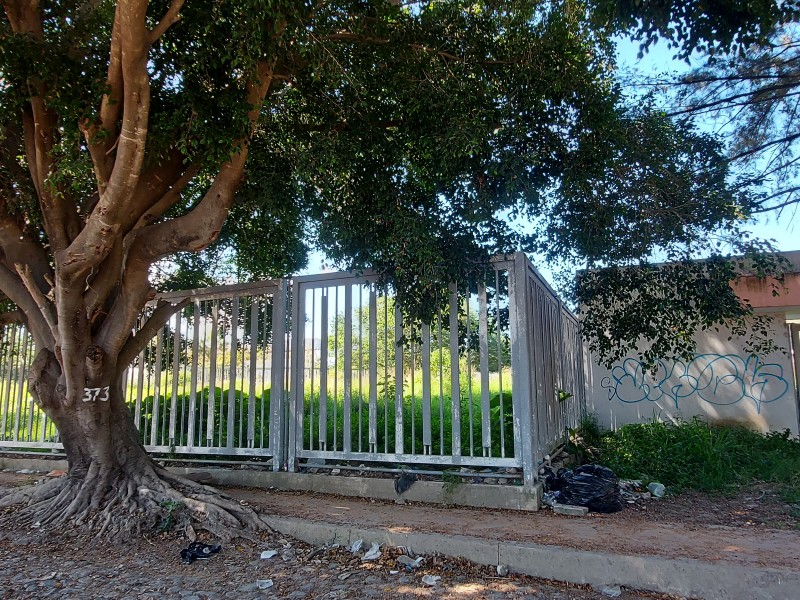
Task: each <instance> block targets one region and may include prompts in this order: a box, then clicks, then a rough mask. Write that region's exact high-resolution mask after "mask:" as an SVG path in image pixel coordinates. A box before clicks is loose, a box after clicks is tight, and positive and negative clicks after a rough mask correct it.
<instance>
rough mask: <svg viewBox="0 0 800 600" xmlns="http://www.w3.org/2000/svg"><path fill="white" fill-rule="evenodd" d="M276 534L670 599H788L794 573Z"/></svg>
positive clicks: (295, 524)
mask: <svg viewBox="0 0 800 600" xmlns="http://www.w3.org/2000/svg"><path fill="white" fill-rule="evenodd" d="M266 521H267V523H268V524H269V525H270V527H272V528H273V529H275V530H276V531H279V532H281V533H284V534H286V535H291V536H293V537H295V538H299V539H301V540H303V541H305V542H308V543H310V544H315V545H322V544H331V543H337V544H341V545H343V546H349V545H350V544H352V543H353V542H354V541H355V540H359V539H360V540H363V541H364V545H365V547H368V546H369V545H370V544H373V543H379V544H382V545H386V546H403V547H406V548H411V549H412V550H413V551H414V552H415V553H416V554H433V553H434V552H438V553H441V554H443V555H445V556H451V557H456V558H457V557H463V558H466V559H467V560H470V561H472V562H475V563H478V564H481V565H505V566H507V567H508V568H509V570H510V571H511V572H512V573H522V574H525V575H531V576H533V577H541V578H544V579H555V580H558V581H567V582H570V583H580V584H590V585H593V586H597V587H599V586H609V585H622V586H624V587H626V588H628V589H637V590H649V591H653V592H659V593H666V594H677V595H680V596H684V597H689V598H703V599H704V600H796V598H797V590H798V587H800V571H797V570H789V569H785V570H783V569H772V568H766V567H764V568H758V567H749V566H743V565H736V564H730V563H723V562H710V561H701V560H694V559H688V558H668V557H664V556H631V555H624V554H608V553H604V552H586V551H583V550H575V549H572V548H562V547H558V546H545V545H542V544H531V543H517V542H506V541H498V540H488V539H482V538H474V537H467V536H459V535H442V534H429V533H419V532H400V531H393V530H391V529H388V528H387V529H366V528H360V527H353V526H351V525H335V524H333V523H324V522H316V521H308V520H306V519H297V518H294V517H281V516H267V517H266Z"/></svg>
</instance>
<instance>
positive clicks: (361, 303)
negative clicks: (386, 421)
mask: <svg viewBox="0 0 800 600" xmlns="http://www.w3.org/2000/svg"><path fill="white" fill-rule="evenodd" d="M353 289H354V290H358V451H359V452H361V440H362V435H361V429H362V424H363V419H362V417H363V412H364V388H363V385H362V374H363V373H364V327H363V324H364V319H363V318H362V317H363V315H364V290H363V288H362V287H361V286H354V287H353Z"/></svg>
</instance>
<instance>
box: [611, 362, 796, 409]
mask: <svg viewBox="0 0 800 600" xmlns="http://www.w3.org/2000/svg"><path fill="white" fill-rule="evenodd" d="M600 385H601V386H602V387H603V388H605V389H607V390H608V399H609V401H610V400H614V399H616V400H619V401H620V402H626V403H636V402H644V401H648V402H658V401H670V402H672V404H673V405H674V406H675V408H676V409H679V408H680V403H681V400H682V399H684V398H689V397H690V396H695V395H696V396H697V397H699V398H700V399H701V400H703V401H704V402H708V403H709V404H717V405H730V404H737V403H738V402H741V401H743V400H744V401H750V402H753V404H754V405H755V407H756V411H757V412H759V413H760V412H761V406H762V405H763V404H766V403H768V402H775V401H776V400H780V399H781V398H783V397H784V396H785V395H786V394H787V393H788V391H789V382H788V381H787V380H786V379H785V378H784V376H783V367H782V366H781V365H779V364H776V363H765V362H762V361H761V359H760V358H759V357H758V356H755V355H751V356H746V357H742V356H739V355H736V354H724V355H723V354H698V355H697V356H695V357H694V359H692V360H691V361H690V362H688V363H685V362H683V361H680V360H675V361H664V360H659V361H658V362H657V365H656V369H655V370H654V371H648V370H647V369H646V368H645V366H644V364H643V363H641V362H640V361H638V360H636V359H634V358H626V359H625V360H624V361H622V363H621V364H619V365H616V366H614V367H613V368H612V369H611V376H610V377H604V378H603V380H602V381H601V382H600Z"/></svg>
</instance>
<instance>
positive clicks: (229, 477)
mask: <svg viewBox="0 0 800 600" xmlns="http://www.w3.org/2000/svg"><path fill="white" fill-rule="evenodd" d="M170 471H172V472H173V473H177V474H178V475H189V476H191V475H192V474H194V475H195V476H196V475H198V474H201V473H202V474H203V476H204V477H205V479H207V480H208V481H209V483H211V484H212V485H227V486H243V487H274V488H278V489H280V490H292V491H302V492H319V493H322V494H337V495H339V496H357V497H359V498H375V499H377V500H395V501H398V502H404V501H409V502H425V503H429V504H451V505H454V506H473V507H480V508H502V509H509V510H539V508H540V507H541V486H540V485H538V484H537V485H536V486H535V488H534V489H533V490H532V491H527V490H525V489H524V488H522V487H520V486H516V485H485V484H473V483H464V484H459V483H456V484H452V483H441V482H438V481H417V482H415V483H414V485H412V486H411V488H410V489H409V490H408V491H406V492H405V493H404V494H402V495H401V496H398V495H397V493H396V492H395V491H394V480H393V479H378V478H373V477H340V476H335V475H312V474H310V473H286V472H278V473H275V472H272V471H251V470H247V469H207V468H193V467H170Z"/></svg>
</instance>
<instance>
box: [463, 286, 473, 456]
mask: <svg viewBox="0 0 800 600" xmlns="http://www.w3.org/2000/svg"><path fill="white" fill-rule="evenodd" d="M470 296H471V294H470V290H469V285H467V292H466V299H465V300H464V311H465V312H466V317H467V342H466V354H467V409H468V415H469V455H470V456H475V432H474V420H473V415H472V411H473V408H472V352H471V350H472V323H471V320H472V319H471V318H470V316H471V315H470V311H469V301H470V299H471V298H470Z"/></svg>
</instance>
